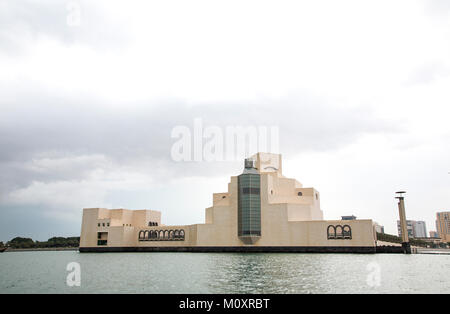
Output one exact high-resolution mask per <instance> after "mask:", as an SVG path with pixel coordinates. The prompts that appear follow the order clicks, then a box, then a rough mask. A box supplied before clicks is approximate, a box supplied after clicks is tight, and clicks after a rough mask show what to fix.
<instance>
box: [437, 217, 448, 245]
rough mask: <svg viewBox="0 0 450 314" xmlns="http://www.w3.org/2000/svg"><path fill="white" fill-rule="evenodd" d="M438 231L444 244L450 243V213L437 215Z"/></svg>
mask: <svg viewBox="0 0 450 314" xmlns="http://www.w3.org/2000/svg"><path fill="white" fill-rule="evenodd" d="M436 229H437V232H438V233H439V237H440V238H441V240H442V242H450V212H440V213H437V214H436Z"/></svg>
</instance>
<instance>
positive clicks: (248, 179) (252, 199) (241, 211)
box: [238, 173, 261, 236]
mask: <svg viewBox="0 0 450 314" xmlns="http://www.w3.org/2000/svg"><path fill="white" fill-rule="evenodd" d="M238 190H239V191H238V236H261V192H260V175H259V174H253V173H244V174H241V175H240V176H238Z"/></svg>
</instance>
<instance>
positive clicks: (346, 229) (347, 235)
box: [343, 225, 352, 239]
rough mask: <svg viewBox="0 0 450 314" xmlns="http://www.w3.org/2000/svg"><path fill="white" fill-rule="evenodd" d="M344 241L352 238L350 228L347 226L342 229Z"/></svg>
mask: <svg viewBox="0 0 450 314" xmlns="http://www.w3.org/2000/svg"><path fill="white" fill-rule="evenodd" d="M343 235H344V239H351V238H352V228H351V227H350V226H349V225H345V226H344V228H343Z"/></svg>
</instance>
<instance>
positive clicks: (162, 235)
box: [158, 230, 164, 241]
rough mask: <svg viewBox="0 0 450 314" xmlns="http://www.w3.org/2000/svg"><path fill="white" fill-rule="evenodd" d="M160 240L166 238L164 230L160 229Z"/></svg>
mask: <svg viewBox="0 0 450 314" xmlns="http://www.w3.org/2000/svg"><path fill="white" fill-rule="evenodd" d="M158 240H159V241H162V240H164V230H160V231H159V236H158Z"/></svg>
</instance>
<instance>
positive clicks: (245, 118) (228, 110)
mask: <svg viewBox="0 0 450 314" xmlns="http://www.w3.org/2000/svg"><path fill="white" fill-rule="evenodd" d="M0 105H1V106H2V108H3V114H2V116H1V117H0V147H1V148H2V149H1V150H0V169H1V174H0V176H1V181H2V186H0V188H1V189H3V190H4V189H8V190H10V189H11V188H13V187H24V186H27V185H28V184H30V182H31V181H32V180H37V181H42V182H51V181H55V180H76V179H78V180H79V179H82V178H84V177H86V176H88V175H89V174H90V171H92V170H95V169H97V168H100V169H106V170H108V169H111V165H110V163H112V164H115V165H116V166H117V167H125V168H126V167H129V169H130V171H133V170H134V171H148V173H151V174H152V175H153V176H159V177H165V178H167V177H171V176H176V177H183V176H192V175H211V174H212V173H214V174H215V175H219V174H221V173H226V172H227V171H230V169H233V168H235V167H236V163H230V162H221V163H217V162H203V163H198V162H178V163H177V162H174V161H172V159H171V147H172V145H173V143H174V142H175V141H176V139H173V138H171V131H172V129H173V128H174V127H175V126H177V125H184V126H187V127H188V128H189V129H190V130H191V132H192V130H193V121H194V119H195V118H202V120H203V124H204V127H207V126H212V125H214V126H219V127H220V128H222V129H223V130H224V129H225V127H226V126H244V127H245V126H278V127H279V130H280V151H281V153H283V154H296V153H299V152H302V151H324V150H325V151H326V150H333V149H337V148H340V147H341V146H343V145H347V144H349V143H352V142H353V141H355V140H356V139H357V138H358V137H359V136H361V135H362V134H366V133H376V132H394V131H397V130H396V129H395V128H393V127H392V126H391V125H389V124H386V122H382V121H379V120H378V119H376V118H375V117H374V116H373V113H372V111H371V110H370V108H369V107H367V106H366V107H364V108H363V109H353V110H351V109H348V110H341V109H338V108H336V106H333V105H332V104H328V103H327V102H326V101H325V100H323V99H320V98H314V97H312V96H302V95H298V96H293V97H291V98H287V99H278V100H265V101H262V102H261V103H258V104H256V103H252V104H245V103H243V104H228V105H226V104H213V105H196V106H190V105H187V104H185V103H184V102H182V101H165V102H160V103H149V104H148V105H141V106H138V107H136V108H135V109H130V108H127V110H110V108H108V106H107V105H105V104H103V103H101V102H100V101H98V100H92V99H89V97H87V96H86V97H84V98H83V97H80V96H78V97H76V96H73V95H71V96H70V97H68V96H61V97H56V96H48V95H44V94H42V93H32V94H22V95H21V96H17V97H16V98H15V100H14V101H13V102H11V103H7V104H4V103H3V104H1V102H0ZM77 156H78V157H77ZM79 156H91V158H92V156H97V157H98V158H93V159H89V158H84V159H83V158H80V157H79ZM102 156H104V157H102ZM46 159H48V160H50V161H51V160H53V162H49V163H48V165H47V166H46V167H44V168H41V169H39V167H36V165H39V162H40V163H42V162H43V160H44V162H45V160H46ZM61 160H63V161H64V162H65V164H63V166H61ZM33 163H34V164H33ZM33 165H34V166H33ZM52 167H53V168H52ZM55 167H59V168H55Z"/></svg>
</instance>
